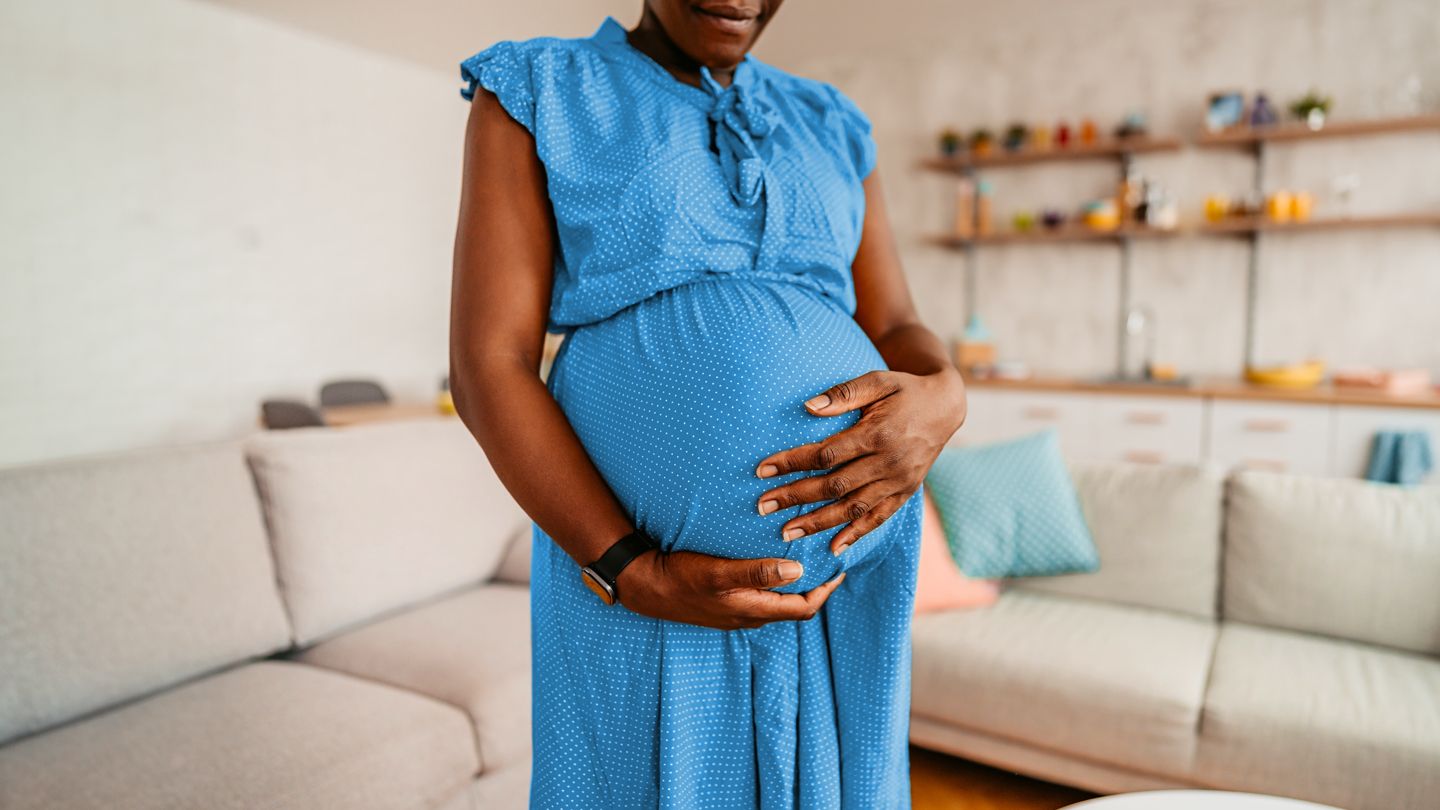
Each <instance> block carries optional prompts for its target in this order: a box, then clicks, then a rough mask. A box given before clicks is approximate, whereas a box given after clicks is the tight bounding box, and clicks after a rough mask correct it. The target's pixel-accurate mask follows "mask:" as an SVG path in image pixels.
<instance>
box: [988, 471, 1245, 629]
mask: <svg viewBox="0 0 1440 810" xmlns="http://www.w3.org/2000/svg"><path fill="white" fill-rule="evenodd" d="M1070 474H1071V476H1072V477H1073V478H1074V479H1075V488H1076V491H1078V492H1079V493H1080V505H1081V508H1082V509H1083V510H1084V512H1085V521H1086V523H1088V524H1089V525H1090V532H1091V534H1092V535H1094V537H1095V545H1096V547H1097V548H1098V549H1099V551H1100V570H1099V571H1097V572H1095V573H1093V574H1067V575H1065V576H1058V577H1037V578H1032V579H1024V580H1016V581H1015V583H1014V584H1015V585H1016V586H1018V587H1023V588H1027V589H1032V590H1040V591H1046V592H1047V593H1058V594H1066V595H1069V596H1088V597H1091V598H1094V599H1104V600H1107V601H1111V602H1120V603H1124V604H1129V605H1139V606H1141V607H1153V608H1160V609H1162V610H1173V611H1176V612H1178V613H1187V614H1189V615H1191V616H1199V617H1201V618H1207V619H1208V618H1213V617H1214V616H1215V614H1216V602H1217V601H1218V599H1219V587H1220V584H1219V568H1220V526H1221V514H1222V511H1223V506H1224V503H1223V498H1224V476H1223V475H1222V474H1221V472H1220V471H1219V470H1217V469H1215V468H1212V467H1190V466H1179V465H1155V464H1119V463H1107V464H1100V463H1090V464H1072V465H1070Z"/></svg>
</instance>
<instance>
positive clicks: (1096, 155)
mask: <svg viewBox="0 0 1440 810" xmlns="http://www.w3.org/2000/svg"><path fill="white" fill-rule="evenodd" d="M1183 145H1184V144H1182V143H1181V141H1180V139H1179V138H1151V137H1148V136H1143V135H1135V136H1132V137H1129V138H1112V139H1109V140H1104V141H1100V142H1098V143H1093V144H1072V145H1070V146H1052V147H1050V148H1049V149H1020V150H1017V151H1014V152H1011V151H1007V150H1005V149H1001V148H998V147H997V148H996V149H994V150H993V151H991V152H987V153H985V154H983V155H971V154H965V155H957V156H955V157H949V158H943V157H941V158H930V159H928V160H924V161H922V162H921V165H922V167H924V168H926V169H931V170H934V171H941V172H953V173H955V174H964V173H965V172H966V171H969V170H973V169H988V168H1000V167H1004V166H1028V165H1030V164H1033V163H1062V162H1065V161H1071V160H1096V159H1116V158H1122V157H1126V156H1128V155H1140V154H1145V153H1148V152H1176V151H1179V150H1180V148H1181V146H1183Z"/></svg>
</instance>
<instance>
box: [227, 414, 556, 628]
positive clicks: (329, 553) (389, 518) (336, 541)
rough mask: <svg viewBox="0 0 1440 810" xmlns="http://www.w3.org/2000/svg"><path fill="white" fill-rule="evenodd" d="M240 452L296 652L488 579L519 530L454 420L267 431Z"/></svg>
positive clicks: (506, 499)
mask: <svg viewBox="0 0 1440 810" xmlns="http://www.w3.org/2000/svg"><path fill="white" fill-rule="evenodd" d="M248 449H249V455H250V461H251V464H252V465H253V467H254V469H255V474H256V478H257V480H258V482H259V484H260V491H261V494H262V496H263V497H264V502H265V509H266V515H267V517H268V519H269V521H270V530H271V537H272V539H273V541H274V546H275V560H276V565H277V566H278V568H279V572H280V583H281V589H282V595H283V596H284V598H285V601H286V604H287V605H288V606H289V608H290V616H291V619H292V621H293V622H294V625H295V633H296V636H297V638H298V640H299V641H300V643H302V644H308V643H311V642H313V641H315V640H317V639H319V638H322V637H324V636H326V635H328V634H331V633H334V632H336V631H338V630H340V629H342V628H344V627H347V626H349V625H353V624H356V623H359V622H362V621H365V620H367V619H370V618H372V617H375V616H377V615H379V614H381V613H384V612H387V611H392V610H395V609H398V608H402V607H405V606H406V605H410V604H414V603H416V602H418V601H421V600H424V599H427V598H430V597H432V596H434V595H436V594H438V593H442V592H445V591H447V590H454V589H456V588H459V587H462V586H464V585H466V584H471V583H478V582H480V581H482V580H486V579H488V578H489V577H490V576H491V575H492V574H493V573H494V572H495V569H496V567H497V566H498V565H499V563H500V559H501V557H502V555H503V554H504V553H505V550H506V545H507V543H508V542H509V541H510V539H511V538H512V537H513V536H514V534H515V532H516V530H517V529H518V528H519V527H520V526H521V525H522V524H523V523H525V522H527V520H528V519H527V518H526V517H525V513H524V512H523V511H521V509H520V507H519V506H518V505H517V504H516V503H515V501H514V500H513V499H512V498H511V497H510V494H509V493H508V492H507V491H506V490H505V487H504V486H503V485H502V484H501V483H500V480H499V479H498V478H497V477H496V476H495V473H494V471H493V470H492V469H491V467H490V462H489V460H488V459H487V458H486V457H485V454H484V452H483V451H482V450H481V449H480V446H479V445H478V444H477V443H476V442H475V439H474V438H473V437H472V436H471V435H470V432H469V431H468V430H467V429H466V428H465V425H464V423H463V422H461V421H460V420H459V419H435V420H423V421H422V420H413V421H405V422H391V423H380V424H372V425H360V426H356V427H349V428H344V429H331V428H308V429H300V430H283V431H271V432H268V433H265V434H261V435H258V436H255V437H253V438H252V439H251V440H250V442H249V448H248Z"/></svg>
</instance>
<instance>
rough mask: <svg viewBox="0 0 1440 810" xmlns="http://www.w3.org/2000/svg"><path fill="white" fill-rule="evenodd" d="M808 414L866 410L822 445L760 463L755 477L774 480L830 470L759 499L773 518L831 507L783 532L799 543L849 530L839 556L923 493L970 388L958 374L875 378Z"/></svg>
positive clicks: (833, 395) (841, 390)
mask: <svg viewBox="0 0 1440 810" xmlns="http://www.w3.org/2000/svg"><path fill="white" fill-rule="evenodd" d="M805 408H806V410H808V411H809V412H810V413H812V414H815V415H816V416H837V415H839V414H842V413H845V412H847V411H851V410H854V409H856V408H860V409H862V413H861V416H860V419H859V421H857V422H856V423H855V424H854V425H851V426H850V427H848V428H846V429H845V430H842V431H839V432H837V433H835V434H833V435H831V436H829V437H827V438H825V439H824V440H822V441H818V442H813V443H811V444H803V445H800V446H799V447H793V448H791V449H789V450H785V451H783V452H780V453H776V454H775V455H773V456H769V457H768V458H766V459H764V460H762V461H761V462H760V464H759V465H758V466H757V467H756V470H755V474H756V475H757V476H759V477H761V478H771V477H774V476H777V475H784V474H786V473H792V472H796V471H799V470H830V471H831V472H829V473H828V474H826V475H816V476H807V477H804V478H801V479H800V480H797V481H791V482H790V483H788V484H785V485H784V486H780V487H776V488H775V489H772V490H769V491H767V492H765V493H764V494H762V495H761V496H760V498H759V499H758V504H757V509H758V510H759V512H760V514H762V515H768V514H770V513H772V512H775V511H777V510H780V509H786V508H789V507H792V506H798V505H800V504H803V503H817V502H821V501H834V503H830V504H826V505H825V506H823V507H821V508H819V509H816V510H815V511H813V512H810V513H809V514H805V515H800V516H797V517H796V518H794V519H793V520H791V521H789V522H788V523H786V524H785V525H784V526H782V527H781V536H782V537H783V538H784V539H785V540H795V539H797V538H800V537H807V536H809V535H812V534H815V533H816V532H820V531H823V530H825V529H828V528H830V527H832V526H839V525H840V524H842V523H845V522H847V521H848V522H849V524H850V525H849V526H846V527H845V528H844V529H841V530H840V531H838V532H836V533H835V536H834V537H833V538H832V539H831V541H830V550H831V551H832V552H833V553H835V554H839V553H840V552H842V551H844V550H845V548H846V547H848V546H849V545H850V544H851V543H854V542H855V541H856V540H858V539H860V538H861V537H862V536H863V535H865V534H866V533H867V532H869V531H871V530H872V529H874V528H876V527H877V526H879V525H880V524H881V523H883V522H884V521H885V520H886V519H887V518H889V517H890V516H891V515H893V514H895V513H896V512H897V511H899V509H900V507H901V506H903V505H904V504H905V502H906V501H907V500H909V498H910V496H911V495H914V494H915V491H916V490H917V489H919V488H920V484H921V483H922V482H923V481H924V480H925V474H926V473H928V472H929V471H930V465H932V464H933V463H934V462H935V458H936V457H937V456H939V455H940V451H941V450H942V449H943V448H944V447H945V444H946V442H948V441H949V440H950V437H951V436H953V435H955V431H956V430H959V428H960V425H961V424H963V423H964V421H965V385H964V382H963V381H962V380H961V378H960V372H959V371H956V370H955V369H953V368H950V369H946V370H944V371H939V372H936V373H934V374H925V375H917V374H907V373H905V372H902V371H890V370H881V371H871V372H867V373H865V374H862V375H860V376H859V377H856V378H854V379H852V380H847V381H846V382H842V383H840V384H839V385H836V386H833V387H831V388H830V389H828V390H826V391H824V392H822V393H820V394H818V395H816V396H815V397H814V398H812V399H810V400H808V401H806V403H805Z"/></svg>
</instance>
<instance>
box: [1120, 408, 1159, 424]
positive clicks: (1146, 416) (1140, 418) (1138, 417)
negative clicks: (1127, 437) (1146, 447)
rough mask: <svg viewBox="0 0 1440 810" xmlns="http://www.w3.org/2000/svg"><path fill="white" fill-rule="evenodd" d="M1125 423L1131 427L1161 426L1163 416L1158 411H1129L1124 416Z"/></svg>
mask: <svg viewBox="0 0 1440 810" xmlns="http://www.w3.org/2000/svg"><path fill="white" fill-rule="evenodd" d="M1125 421H1126V423H1128V424H1131V425H1163V424H1165V414H1163V413H1161V412H1159V411H1131V412H1129V413H1127V414H1125Z"/></svg>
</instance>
